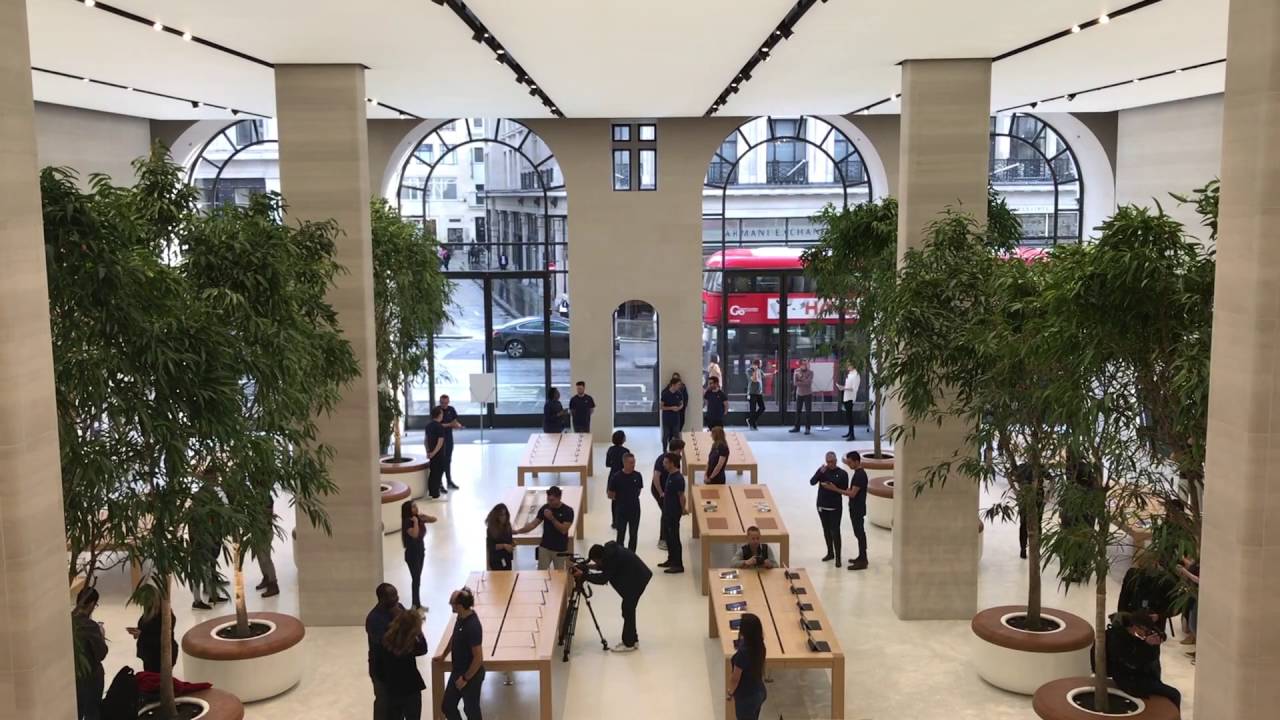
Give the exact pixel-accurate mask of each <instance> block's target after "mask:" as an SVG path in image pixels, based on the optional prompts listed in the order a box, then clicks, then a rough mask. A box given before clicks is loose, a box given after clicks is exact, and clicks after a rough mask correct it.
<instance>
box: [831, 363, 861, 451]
mask: <svg viewBox="0 0 1280 720" xmlns="http://www.w3.org/2000/svg"><path fill="white" fill-rule="evenodd" d="M861 383H862V378H861V377H859V376H858V371H857V370H855V369H854V368H853V363H849V366H848V369H847V370H846V371H845V374H844V382H843V383H836V389H837V390H840V391H841V392H843V393H844V395H843V396H842V404H843V405H844V417H845V420H848V421H849V432H848V433H846V434H845V435H843V436H841V437H843V438H844V439H845V440H852V439H853V403H854V402H856V401H857V399H858V385H860V384H861Z"/></svg>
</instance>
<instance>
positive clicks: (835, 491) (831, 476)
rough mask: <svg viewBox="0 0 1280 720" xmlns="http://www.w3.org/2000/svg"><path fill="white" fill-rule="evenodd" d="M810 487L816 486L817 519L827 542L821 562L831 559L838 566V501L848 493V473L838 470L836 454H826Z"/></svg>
mask: <svg viewBox="0 0 1280 720" xmlns="http://www.w3.org/2000/svg"><path fill="white" fill-rule="evenodd" d="M809 484H810V485H817V486H818V517H819V518H820V519H821V520H822V537H823V538H824V539H826V541H827V554H826V555H825V556H824V557H823V558H822V562H828V561H830V560H832V559H833V558H834V559H835V561H836V565H837V566H838V565H840V514H841V512H840V501H841V499H842V496H843V495H845V494H847V493H848V491H849V473H846V472H845V471H844V470H841V469H840V465H839V464H838V463H837V462H836V454H835V453H833V452H828V453H827V457H826V462H825V463H824V464H823V465H822V467H820V468H818V470H817V472H815V473H814V474H813V477H811V478H809Z"/></svg>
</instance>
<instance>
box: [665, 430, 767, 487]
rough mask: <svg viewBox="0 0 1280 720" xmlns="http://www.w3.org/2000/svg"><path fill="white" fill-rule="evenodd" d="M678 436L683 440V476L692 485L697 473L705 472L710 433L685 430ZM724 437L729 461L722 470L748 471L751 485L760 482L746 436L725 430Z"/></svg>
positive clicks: (754, 456) (758, 471)
mask: <svg viewBox="0 0 1280 720" xmlns="http://www.w3.org/2000/svg"><path fill="white" fill-rule="evenodd" d="M680 438H681V439H682V440H684V458H683V459H684V468H683V470H684V476H685V478H687V479H688V481H689V484H690V485H692V484H693V483H694V482H696V480H697V476H698V473H702V474H703V475H706V473H707V462H708V461H709V460H710V459H711V458H710V456H711V433H710V432H706V431H699V432H687V433H682V434H681V435H680ZM724 439H725V442H726V443H728V445H729V462H727V463H725V465H724V471H725V472H729V471H731V470H733V471H736V472H737V473H738V474H739V475H741V474H742V473H744V472H748V473H751V484H752V485H755V484H756V483H758V482H760V477H759V474H760V468H759V465H758V464H757V463H756V455H755V453H753V452H751V444H750V443H748V442H747V438H746V437H744V436H743V434H742V433H739V432H726V433H725V434H724Z"/></svg>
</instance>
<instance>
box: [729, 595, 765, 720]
mask: <svg viewBox="0 0 1280 720" xmlns="http://www.w3.org/2000/svg"><path fill="white" fill-rule="evenodd" d="M736 646H737V650H736V651H734V653H733V658H732V659H731V660H730V661H729V662H730V663H731V666H732V667H733V674H732V675H731V676H730V677H729V682H728V685H727V687H726V688H725V694H726V698H725V699H727V700H732V701H733V715H734V718H736V720H759V718H760V708H761V706H763V705H764V701H765V699H766V698H768V697H769V691H768V690H766V689H765V687H764V662H765V654H766V650H765V646H764V626H763V625H762V624H761V623H760V618H759V616H757V615H756V614H755V613H743V614H742V619H741V621H740V622H739V623H738V642H737V643H736Z"/></svg>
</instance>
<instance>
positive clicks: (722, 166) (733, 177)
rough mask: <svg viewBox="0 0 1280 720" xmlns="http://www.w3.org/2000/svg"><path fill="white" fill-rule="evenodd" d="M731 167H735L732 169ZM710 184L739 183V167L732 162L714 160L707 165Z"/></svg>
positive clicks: (708, 182)
mask: <svg viewBox="0 0 1280 720" xmlns="http://www.w3.org/2000/svg"><path fill="white" fill-rule="evenodd" d="M730 168H733V170H732V171H731V170H730ZM707 184H708V185H737V184H738V169H737V168H736V167H734V166H733V164H732V163H727V162H725V161H723V160H712V161H711V164H710V165H709V166H707Z"/></svg>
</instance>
